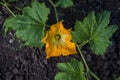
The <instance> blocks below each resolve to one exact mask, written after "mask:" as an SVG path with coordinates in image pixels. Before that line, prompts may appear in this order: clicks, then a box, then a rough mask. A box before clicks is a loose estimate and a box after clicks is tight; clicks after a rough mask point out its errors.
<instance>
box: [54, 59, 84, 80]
mask: <svg viewBox="0 0 120 80" xmlns="http://www.w3.org/2000/svg"><path fill="white" fill-rule="evenodd" d="M57 66H58V68H59V69H60V70H61V72H59V73H57V74H56V76H55V80H86V78H85V76H84V66H83V64H82V63H81V62H79V61H77V60H76V59H74V58H72V59H71V61H70V62H67V63H58V64H57Z"/></svg>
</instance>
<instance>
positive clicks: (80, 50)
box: [77, 45, 89, 72]
mask: <svg viewBox="0 0 120 80" xmlns="http://www.w3.org/2000/svg"><path fill="white" fill-rule="evenodd" d="M77 48H78V51H79V53H80V55H81V57H82V60H83V62H84V64H85V67H86V69H87V72H89V67H88V65H87V62H86V60H85V58H84V56H83V54H82V51H81V50H80V48H79V45H77Z"/></svg>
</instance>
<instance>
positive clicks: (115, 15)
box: [0, 0, 120, 80]
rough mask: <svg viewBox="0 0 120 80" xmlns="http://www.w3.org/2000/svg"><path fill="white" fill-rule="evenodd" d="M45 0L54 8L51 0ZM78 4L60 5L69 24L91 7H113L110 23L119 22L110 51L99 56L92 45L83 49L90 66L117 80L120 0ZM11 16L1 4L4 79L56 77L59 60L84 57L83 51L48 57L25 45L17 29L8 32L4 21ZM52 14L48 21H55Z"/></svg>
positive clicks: (77, 0) (78, 0) (0, 75)
mask: <svg viewBox="0 0 120 80" xmlns="http://www.w3.org/2000/svg"><path fill="white" fill-rule="evenodd" d="M39 1H40V2H42V1H44V0H39ZM23 2H24V0H21V1H20V0H19V1H18V2H15V3H10V4H11V5H12V6H11V7H10V8H11V9H12V10H13V11H15V10H16V9H15V8H14V6H17V7H20V8H22V7H23V5H22V4H23ZM45 2H46V4H47V5H48V6H49V7H50V8H52V7H51V6H50V4H49V3H48V1H45ZM26 3H27V4H25V5H29V4H30V0H26ZM74 4H75V6H74V7H71V8H69V9H64V10H63V9H61V8H59V9H58V11H59V12H61V13H60V15H59V16H60V19H63V20H64V24H65V26H73V25H74V24H75V20H76V19H78V20H82V19H83V18H84V17H85V16H86V15H87V14H88V13H89V12H90V11H95V12H96V13H97V12H101V11H103V10H109V11H111V19H110V24H115V25H118V30H117V32H116V33H115V34H114V35H113V37H112V38H111V41H112V42H113V44H112V45H111V46H110V47H109V48H108V49H107V51H106V54H105V55H102V56H96V55H94V54H93V53H92V52H91V50H90V49H89V47H88V46H86V47H84V49H83V50H84V56H85V58H86V60H87V62H88V65H89V67H90V69H91V70H92V71H93V72H95V74H96V75H98V77H100V79H101V80H114V78H115V77H114V75H116V76H120V0H74ZM25 5H24V6H25ZM51 12H53V11H51ZM16 13H18V14H20V13H21V12H20V11H17V12H16ZM9 16H10V13H9V12H8V11H7V10H6V9H5V7H3V6H2V5H0V80H54V76H55V74H56V73H57V72H58V71H59V70H58V68H57V67H56V64H57V63H58V62H67V61H69V60H70V58H71V57H75V58H77V59H78V60H81V58H80V57H79V55H72V56H67V57H57V58H51V59H48V60H46V59H45V53H44V51H43V50H41V49H38V48H34V47H27V46H24V44H23V43H22V42H21V41H20V40H18V39H16V38H15V34H14V31H10V32H8V33H7V35H6V36H5V35H4V26H3V23H4V20H5V19H6V18H7V17H9ZM49 18H50V19H49V21H48V23H55V19H54V12H53V13H52V14H51V15H49ZM66 28H67V27H66ZM91 80H95V79H94V78H91Z"/></svg>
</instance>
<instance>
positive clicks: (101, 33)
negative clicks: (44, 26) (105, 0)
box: [72, 11, 117, 55]
mask: <svg viewBox="0 0 120 80" xmlns="http://www.w3.org/2000/svg"><path fill="white" fill-rule="evenodd" d="M109 18H110V12H109V11H104V12H102V13H100V14H98V15H97V16H95V13H94V12H90V13H89V14H88V16H87V17H86V18H85V19H84V20H83V22H81V21H76V24H75V29H74V31H73V32H72V36H73V41H74V42H76V43H83V42H85V41H87V40H88V41H89V44H90V48H91V49H92V51H93V52H94V53H95V54H96V55H99V54H103V53H105V51H106V48H107V47H108V46H109V45H110V44H111V41H110V40H109V39H110V38H111V37H112V34H113V33H114V32H115V31H116V29H117V27H116V26H115V25H108V24H109Z"/></svg>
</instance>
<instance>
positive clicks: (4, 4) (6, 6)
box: [2, 0, 16, 17]
mask: <svg viewBox="0 0 120 80" xmlns="http://www.w3.org/2000/svg"><path fill="white" fill-rule="evenodd" d="M3 2H4V3H3V4H2V5H3V6H5V8H6V9H7V10H8V11H9V12H10V13H11V14H12V16H14V17H16V16H15V14H14V13H13V12H12V11H11V10H10V8H9V7H8V5H7V2H6V1H5V0H3Z"/></svg>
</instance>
